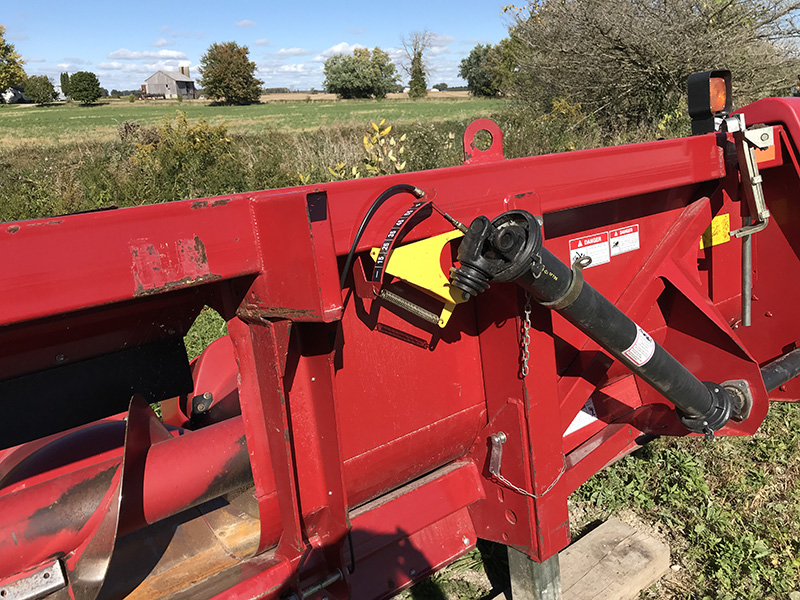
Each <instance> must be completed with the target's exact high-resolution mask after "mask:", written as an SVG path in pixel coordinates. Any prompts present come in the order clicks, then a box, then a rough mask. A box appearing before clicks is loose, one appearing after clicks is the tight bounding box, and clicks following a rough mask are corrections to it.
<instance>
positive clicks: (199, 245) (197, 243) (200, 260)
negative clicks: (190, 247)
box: [194, 236, 208, 265]
mask: <svg viewBox="0 0 800 600" xmlns="http://www.w3.org/2000/svg"><path fill="white" fill-rule="evenodd" d="M194 249H195V251H196V252H197V258H196V259H195V260H196V261H197V264H198V265H207V264H208V256H206V245H205V244H204V243H203V240H201V239H200V238H199V237H197V236H194Z"/></svg>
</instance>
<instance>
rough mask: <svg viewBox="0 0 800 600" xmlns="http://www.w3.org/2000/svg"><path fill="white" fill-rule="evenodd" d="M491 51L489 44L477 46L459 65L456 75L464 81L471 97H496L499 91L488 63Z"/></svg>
mask: <svg viewBox="0 0 800 600" xmlns="http://www.w3.org/2000/svg"><path fill="white" fill-rule="evenodd" d="M491 49H492V46H491V44H485V45H484V44H478V45H477V46H475V47H474V48H473V49H472V50H470V53H469V54H468V55H467V57H466V58H465V59H464V60H462V61H461V64H460V65H459V68H458V75H459V77H461V78H462V79H466V81H467V88H468V89H469V93H470V94H472V95H473V96H496V95H497V93H498V92H499V91H500V89H499V88H498V86H497V83H496V82H495V78H494V75H493V73H492V70H491V65H490V62H489V53H490V51H491Z"/></svg>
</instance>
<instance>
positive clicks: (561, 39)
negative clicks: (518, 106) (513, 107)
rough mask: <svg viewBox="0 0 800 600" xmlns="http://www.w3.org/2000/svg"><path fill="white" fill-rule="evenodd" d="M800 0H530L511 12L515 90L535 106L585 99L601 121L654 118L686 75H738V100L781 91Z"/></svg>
mask: <svg viewBox="0 0 800 600" xmlns="http://www.w3.org/2000/svg"><path fill="white" fill-rule="evenodd" d="M799 9H800V2H798V1H797V0H770V1H769V2H754V1H752V0H725V1H722V0H673V1H670V2H654V1H653V0H627V1H626V2H619V1H618V0H570V1H569V2H564V1H540V0H529V2H528V5H527V7H526V8H524V9H522V10H519V9H512V10H514V11H516V12H515V20H514V22H513V23H512V26H511V29H510V34H511V37H512V38H513V40H514V44H515V48H514V53H515V54H516V62H517V67H518V69H519V71H518V74H517V75H518V77H517V81H516V90H515V93H516V95H517V97H518V98H519V99H520V100H521V101H523V102H524V103H526V104H531V103H532V104H533V105H534V106H533V107H534V109H535V110H547V109H549V107H550V106H552V103H553V101H554V100H557V99H559V98H563V99H566V100H568V101H570V102H572V103H580V104H581V106H582V108H583V110H584V111H586V112H587V113H591V114H593V115H594V116H595V118H600V119H610V120H612V121H616V122H620V123H623V124H624V123H641V122H643V121H644V122H653V121H658V120H660V119H661V118H663V116H664V115H666V114H669V113H671V112H673V111H674V110H676V109H677V108H678V107H679V106H680V103H681V100H682V99H683V98H685V94H686V79H687V77H688V76H689V74H691V73H693V72H697V71H705V70H708V69H714V68H730V69H732V71H733V74H734V75H733V81H734V98H735V99H737V100H738V101H739V102H746V101H749V100H752V99H754V98H757V97H760V96H764V95H785V94H787V93H788V91H789V87H790V85H791V83H792V81H793V80H794V78H795V77H796V74H797V73H798V72H799V71H798V64H800V61H799V60H798V58H799V57H800V51H799V50H798V46H797V45H796V44H794V43H793V42H789V40H793V39H796V38H797V37H800V28H799V27H798V25H797V22H796V19H797V11H798V10H799Z"/></svg>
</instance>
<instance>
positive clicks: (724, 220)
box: [700, 213, 731, 250]
mask: <svg viewBox="0 0 800 600" xmlns="http://www.w3.org/2000/svg"><path fill="white" fill-rule="evenodd" d="M730 241H731V216H730V215H729V214H727V213H726V214H724V215H717V216H716V217H714V218H713V219H711V225H709V226H708V228H707V229H706V230H705V231H704V232H703V236H702V237H701V238H700V249H701V250H702V249H703V248H710V247H711V246H717V245H719V244H724V243H726V242H730Z"/></svg>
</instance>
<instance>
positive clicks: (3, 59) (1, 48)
mask: <svg viewBox="0 0 800 600" xmlns="http://www.w3.org/2000/svg"><path fill="white" fill-rule="evenodd" d="M5 34H6V28H5V27H3V26H2V25H0V92H4V91H6V90H7V89H8V88H10V87H12V86H15V85H22V84H23V83H25V79H26V75H25V69H23V68H22V65H24V64H25V61H24V60H22V57H21V56H20V55H19V53H18V52H17V51H16V50H14V45H13V44H9V43H8V42H6V40H5V38H4V37H3V36H5Z"/></svg>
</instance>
